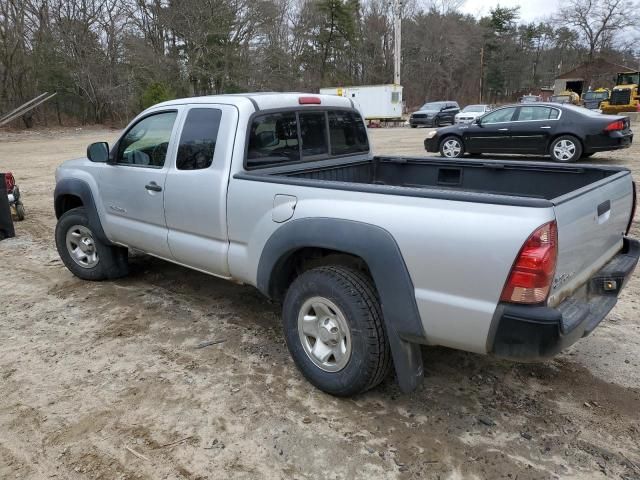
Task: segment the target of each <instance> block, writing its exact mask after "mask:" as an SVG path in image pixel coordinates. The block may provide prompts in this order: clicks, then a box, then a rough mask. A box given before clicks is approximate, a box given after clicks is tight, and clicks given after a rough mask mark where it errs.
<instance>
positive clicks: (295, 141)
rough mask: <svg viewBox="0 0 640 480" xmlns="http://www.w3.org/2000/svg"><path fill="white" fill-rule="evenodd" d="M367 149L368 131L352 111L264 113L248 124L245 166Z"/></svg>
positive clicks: (250, 167)
mask: <svg viewBox="0 0 640 480" xmlns="http://www.w3.org/2000/svg"><path fill="white" fill-rule="evenodd" d="M368 152H369V142H368V139H367V130H366V127H365V125H364V122H363V120H362V117H361V116H360V114H359V113H357V112H356V111H353V110H339V109H327V110H324V109H323V110H299V111H292V112H277V113H264V114H259V115H256V116H254V117H253V119H252V120H251V126H250V127H249V140H248V146H247V158H246V163H245V166H246V168H247V169H249V170H250V169H255V168H263V167H269V166H275V165H283V164H289V163H298V162H305V161H314V160H322V159H325V158H331V157H336V156H342V155H355V154H362V153H368Z"/></svg>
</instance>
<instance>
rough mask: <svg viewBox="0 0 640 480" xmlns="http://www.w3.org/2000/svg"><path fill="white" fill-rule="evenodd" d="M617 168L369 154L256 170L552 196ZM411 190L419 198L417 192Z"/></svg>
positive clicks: (417, 186)
mask: <svg viewBox="0 0 640 480" xmlns="http://www.w3.org/2000/svg"><path fill="white" fill-rule="evenodd" d="M622 171H625V169H624V168H617V167H608V166H580V165H578V166H573V165H572V166H565V165H555V164H549V163H543V162H513V161H510V162H504V161H496V160H484V159H483V160H444V159H440V158H407V157H374V158H373V159H371V160H361V161H353V160H349V161H344V160H343V162H341V163H335V161H334V162H333V163H329V162H326V161H325V162H321V163H319V164H305V165H304V166H302V167H301V166H289V167H288V168H285V169H284V170H283V169H282V167H281V168H278V169H273V170H271V171H270V172H268V173H267V172H265V171H264V170H263V171H262V173H267V174H268V175H270V176H276V177H280V181H282V180H283V179H282V177H285V178H289V179H291V180H294V181H295V180H299V181H304V182H303V183H305V184H307V185H309V182H307V181H308V180H311V181H316V180H321V181H323V184H324V185H325V186H327V187H328V186H329V185H327V184H326V183H324V182H340V183H342V184H344V183H347V184H356V185H357V186H360V187H362V186H365V185H377V186H388V187H396V188H394V189H392V190H388V191H386V192H385V190H386V189H379V190H378V191H379V193H391V194H393V193H395V194H402V193H401V192H400V191H398V190H399V189H397V187H407V188H408V189H422V190H431V191H432V192H433V191H441V192H450V193H455V192H461V193H463V192H466V193H476V194H480V195H481V194H489V195H491V196H494V195H497V196H507V197H524V198H529V199H542V200H553V199H557V198H558V197H562V196H564V195H567V194H569V193H572V192H575V191H576V190H579V189H581V188H583V187H586V186H587V185H591V184H593V183H596V182H598V181H600V180H603V179H606V178H608V177H611V176H613V175H615V174H617V173H620V172H622ZM305 180H306V181H305ZM284 183H288V182H284ZM314 183H315V182H314ZM335 186H336V187H337V185H335ZM343 186H344V185H343ZM414 194H416V195H417V196H422V195H419V193H418V192H414ZM452 199H453V198H452ZM467 200H471V201H474V200H478V198H477V197H469V198H467ZM490 203H492V202H490ZM499 203H502V202H499ZM545 203H546V202H545ZM532 206H533V205H532Z"/></svg>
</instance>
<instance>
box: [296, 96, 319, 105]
mask: <svg viewBox="0 0 640 480" xmlns="http://www.w3.org/2000/svg"><path fill="white" fill-rule="evenodd" d="M298 103H299V104H300V105H320V103H322V102H321V101H320V98H319V97H298Z"/></svg>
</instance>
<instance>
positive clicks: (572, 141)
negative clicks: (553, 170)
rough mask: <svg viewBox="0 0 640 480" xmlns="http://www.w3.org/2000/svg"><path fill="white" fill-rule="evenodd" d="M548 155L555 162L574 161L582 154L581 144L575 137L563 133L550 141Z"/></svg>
mask: <svg viewBox="0 0 640 480" xmlns="http://www.w3.org/2000/svg"><path fill="white" fill-rule="evenodd" d="M549 155H551V159H552V160H554V161H556V162H560V163H570V162H575V161H576V160H578V159H579V158H580V157H581V156H582V145H581V144H580V140H578V139H577V138H576V137H573V136H571V135H563V136H561V137H558V138H556V139H555V140H554V141H553V142H551V146H550V147H549Z"/></svg>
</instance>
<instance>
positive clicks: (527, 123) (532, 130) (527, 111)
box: [511, 105, 560, 154]
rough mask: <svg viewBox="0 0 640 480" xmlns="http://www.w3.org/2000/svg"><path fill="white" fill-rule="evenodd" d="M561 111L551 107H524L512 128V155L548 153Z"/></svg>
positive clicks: (519, 110) (519, 111)
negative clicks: (548, 146)
mask: <svg viewBox="0 0 640 480" xmlns="http://www.w3.org/2000/svg"><path fill="white" fill-rule="evenodd" d="M559 115H560V110H558V109H557V108H553V107H549V106H533V105H531V106H522V107H520V108H519V109H518V114H517V116H516V121H514V122H513V124H512V126H511V145H512V150H511V152H512V153H531V154H544V153H547V145H548V143H549V140H550V139H551V137H552V136H553V134H554V132H555V130H556V126H557V124H558V118H559Z"/></svg>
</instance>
